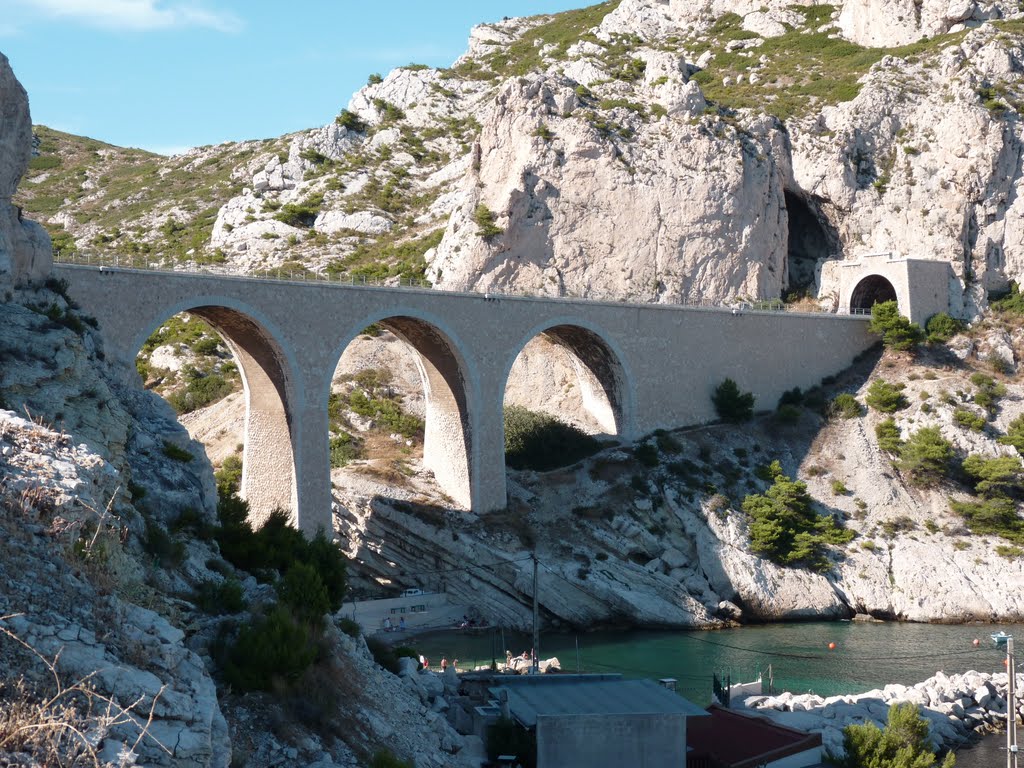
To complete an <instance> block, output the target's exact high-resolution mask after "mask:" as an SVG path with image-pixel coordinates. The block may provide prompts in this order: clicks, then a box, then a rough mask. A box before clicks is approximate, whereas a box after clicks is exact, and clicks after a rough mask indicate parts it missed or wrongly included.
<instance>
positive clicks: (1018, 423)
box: [997, 414, 1024, 454]
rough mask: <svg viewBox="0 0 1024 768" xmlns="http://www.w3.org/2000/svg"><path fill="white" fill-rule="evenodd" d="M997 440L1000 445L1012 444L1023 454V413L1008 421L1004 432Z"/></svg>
mask: <svg viewBox="0 0 1024 768" xmlns="http://www.w3.org/2000/svg"><path fill="white" fill-rule="evenodd" d="M997 442H999V443H1000V444H1001V445H1012V446H1013V447H1014V448H1016V449H1017V453H1021V454H1024V414H1022V415H1020V416H1018V417H1017V418H1015V419H1014V420H1013V421H1011V422H1010V423H1009V425H1008V426H1007V427H1006V434H1005V435H1003V436H1002V437H1000V438H999V440H998V441H997Z"/></svg>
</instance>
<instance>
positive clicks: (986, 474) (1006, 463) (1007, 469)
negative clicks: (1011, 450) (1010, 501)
mask: <svg viewBox="0 0 1024 768" xmlns="http://www.w3.org/2000/svg"><path fill="white" fill-rule="evenodd" d="M963 470H964V472H965V473H966V474H967V475H968V476H969V477H971V478H972V479H973V480H974V483H975V485H974V492H975V493H977V494H978V495H979V496H982V497H984V498H986V499H991V498H995V497H998V496H1006V497H1018V496H1020V495H1021V490H1022V488H1021V481H1022V480H1024V467H1022V466H1021V463H1020V457H1018V456H998V457H996V458H994V459H986V458H983V457H982V456H978V455H976V454H971V455H970V456H968V457H967V458H966V459H964V461H963Z"/></svg>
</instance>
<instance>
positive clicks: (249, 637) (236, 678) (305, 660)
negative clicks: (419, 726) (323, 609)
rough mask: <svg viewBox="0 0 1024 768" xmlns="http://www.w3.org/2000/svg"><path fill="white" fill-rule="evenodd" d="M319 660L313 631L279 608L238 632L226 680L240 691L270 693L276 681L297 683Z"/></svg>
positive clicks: (228, 656) (226, 662)
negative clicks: (314, 662)
mask: <svg viewBox="0 0 1024 768" xmlns="http://www.w3.org/2000/svg"><path fill="white" fill-rule="evenodd" d="M316 656H317V648H316V645H315V643H314V637H313V633H312V631H311V630H310V629H309V627H307V626H304V625H302V624H301V623H299V622H297V621H295V619H294V618H293V617H292V615H291V613H289V611H288V609H287V608H285V607H284V606H280V605H278V606H275V607H274V608H272V609H271V610H270V612H269V613H267V615H266V616H259V617H257V618H255V619H254V620H253V621H251V622H249V623H247V624H245V625H243V626H242V628H241V629H240V630H239V632H238V637H237V638H236V639H235V641H234V643H232V644H231V646H230V647H229V648H228V650H227V652H226V654H225V658H224V661H223V665H222V668H223V672H224V679H225V680H226V681H227V682H228V683H229V684H231V685H232V686H233V687H235V688H237V689H238V690H240V691H256V690H262V691H269V690H271V689H272V688H273V687H274V685H273V684H274V681H275V679H280V680H282V681H284V682H285V683H294V681H296V680H298V678H299V676H300V675H301V674H302V673H303V672H304V671H305V670H306V669H308V668H309V666H310V665H311V664H312V663H313V661H314V660H315V659H316Z"/></svg>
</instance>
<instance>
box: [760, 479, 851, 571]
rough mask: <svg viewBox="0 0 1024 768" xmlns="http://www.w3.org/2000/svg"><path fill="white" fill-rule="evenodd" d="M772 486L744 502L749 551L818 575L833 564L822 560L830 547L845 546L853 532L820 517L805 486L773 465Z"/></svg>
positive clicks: (832, 520) (829, 517)
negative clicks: (748, 517)
mask: <svg viewBox="0 0 1024 768" xmlns="http://www.w3.org/2000/svg"><path fill="white" fill-rule="evenodd" d="M771 472H772V473H773V477H772V484H771V486H770V487H769V488H768V489H767V490H766V491H765V492H764V493H763V494H761V493H757V494H751V495H749V496H747V497H746V499H744V500H743V511H744V512H745V513H746V514H747V515H749V516H750V550H751V551H752V552H755V553H757V554H759V555H763V556H764V557H766V558H767V559H769V560H771V561H772V562H773V563H778V564H779V565H787V566H801V567H806V568H809V569H811V570H813V571H817V572H819V573H821V572H824V571H827V570H828V569H829V568H831V567H832V563H831V562H830V561H829V560H828V558H827V557H826V556H825V552H826V547H827V545H829V544H846V543H848V542H849V541H851V540H852V539H853V535H854V534H853V531H850V530H847V529H845V528H842V527H840V526H839V525H838V524H837V523H836V520H835V518H834V517H832V516H831V515H819V514H818V513H817V512H816V511H815V509H814V499H812V498H811V495H810V494H809V493H808V492H807V484H806V483H804V482H802V481H800V480H796V481H794V480H791V479H790V478H788V477H786V476H785V475H784V474H782V468H781V466H779V465H778V463H777V462H776V463H775V465H774V466H773V467H772V469H771Z"/></svg>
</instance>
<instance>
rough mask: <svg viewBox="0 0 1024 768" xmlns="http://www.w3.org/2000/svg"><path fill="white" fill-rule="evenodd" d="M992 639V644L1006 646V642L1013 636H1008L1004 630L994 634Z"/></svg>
mask: <svg viewBox="0 0 1024 768" xmlns="http://www.w3.org/2000/svg"><path fill="white" fill-rule="evenodd" d="M991 637H992V642H993V643H995V644H996V645H1006V641H1007V640H1009V639H1010V638H1011V637H1013V635H1008V634H1006V633H1005V632H1003V631H1002V630H999V631H998V632H993V633H992V635H991Z"/></svg>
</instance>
